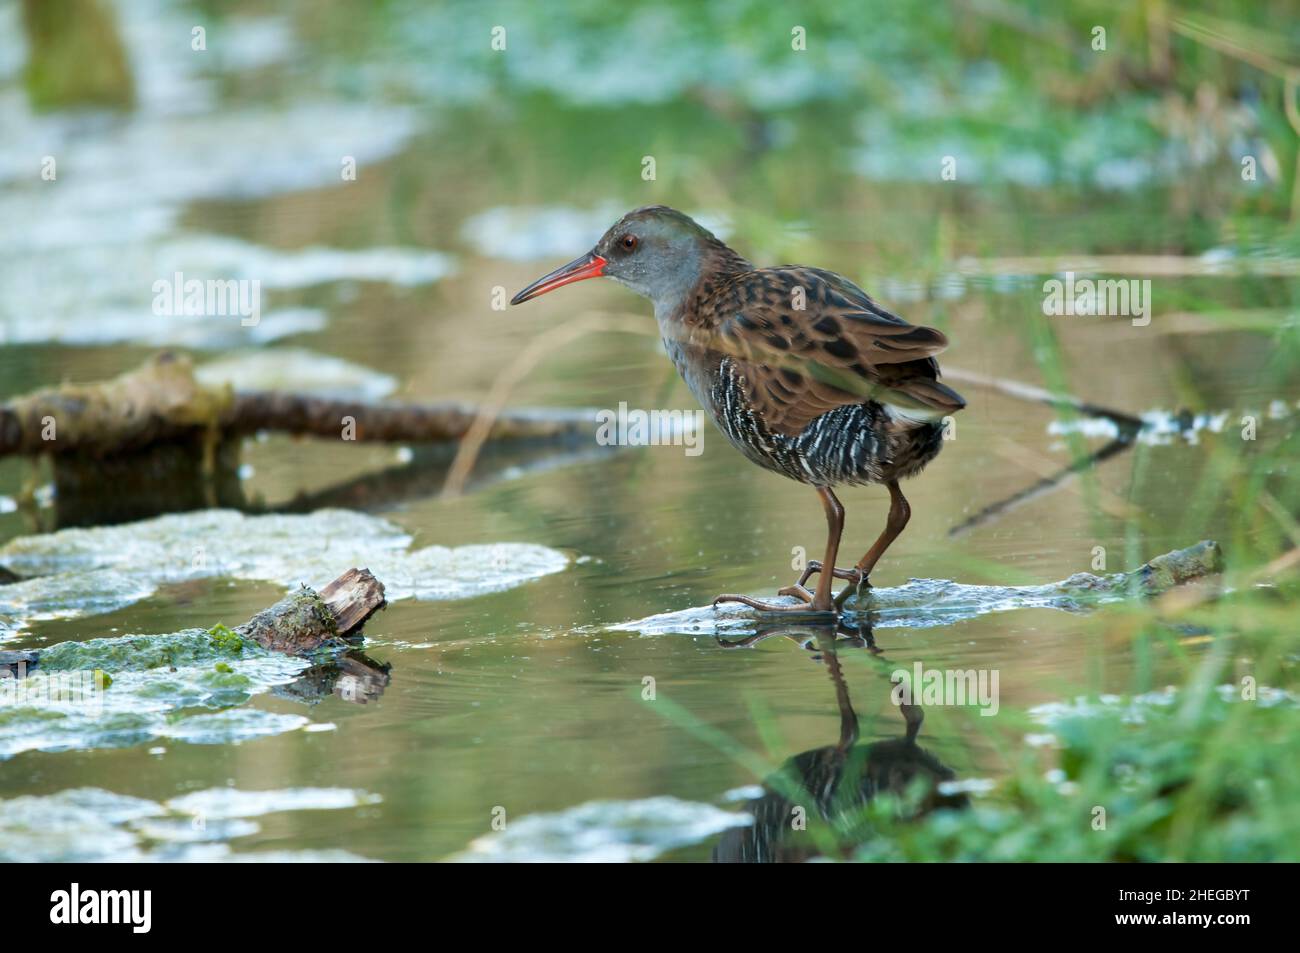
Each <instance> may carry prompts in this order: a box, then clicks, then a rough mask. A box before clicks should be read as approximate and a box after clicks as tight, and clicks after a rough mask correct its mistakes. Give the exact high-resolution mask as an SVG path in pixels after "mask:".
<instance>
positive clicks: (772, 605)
mask: <svg viewBox="0 0 1300 953" xmlns="http://www.w3.org/2000/svg"><path fill="white" fill-rule="evenodd" d="M720 602H739V603H740V604H741V605H743V606H749V607H750V608H751V609H757V610H758V611H759V612H783V613H797V614H799V615H804V616H810V615H816V616H820V615H829V616H834V615H835V607H834V606H833V605H832V606H826V607H823V606H819V605H817V604H816V602H815V600H814V602H813V603H812V604H805V603H802V602H794V603H790V602H763V601H762V600H761V599H755V598H753V597H751V596H742V595H739V594H738V593H731V592H728V593H723V594H722V595H720V596H718V597H717V598H716V599H714V600H713V605H714V606H715V607H716V606H717V605H718V603H720Z"/></svg>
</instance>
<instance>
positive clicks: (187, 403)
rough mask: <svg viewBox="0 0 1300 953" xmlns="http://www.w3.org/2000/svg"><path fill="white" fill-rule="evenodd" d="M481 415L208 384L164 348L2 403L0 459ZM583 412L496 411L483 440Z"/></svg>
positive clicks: (525, 434) (406, 427) (422, 427)
mask: <svg viewBox="0 0 1300 953" xmlns="http://www.w3.org/2000/svg"><path fill="white" fill-rule="evenodd" d="M478 414H479V410H478V408H477V407H474V406H473V405H467V404H460V403H451V402H444V403H430V404H416V403H397V402H392V403H376V402H371V401H362V400H338V399H330V398H324V397H317V396H314V395H307V394H294V393H282V392H278V391H275V392H273V391H236V390H233V389H231V388H230V387H208V386H205V385H203V384H201V383H200V382H199V381H198V380H197V379H196V378H195V376H194V368H193V365H192V364H191V363H190V361H189V359H188V358H186V357H184V356H183V355H179V354H175V353H171V352H164V353H162V354H159V355H157V356H155V357H154V358H152V359H151V360H149V361H148V362H146V363H145V364H144V365H143V366H142V367H140V368H138V369H136V370H134V371H130V372H128V373H126V374H123V375H122V376H121V377H117V378H115V379H113V380H110V381H104V382H100V383H94V384H64V385H62V386H59V387H51V388H46V389H43V390H39V391H35V392H33V393H31V394H27V395H25V396H23V397H17V398H14V399H13V400H10V401H9V402H7V403H5V404H3V405H0V457H2V456H8V455H29V456H34V455H42V454H52V455H54V456H56V457H57V456H61V455H80V456H82V457H87V458H92V459H93V458H100V457H108V456H118V455H121V454H124V453H131V452H135V451H139V450H143V449H145V448H148V447H151V446H154V445H156V444H160V443H173V442H177V441H182V440H186V439H193V438H194V437H195V436H200V437H202V436H205V435H206V436H207V437H209V438H210V439H209V440H208V445H209V446H210V447H212V448H215V447H216V446H217V445H218V444H219V443H220V441H221V440H222V439H223V438H228V437H232V436H240V435H244V434H251V433H257V432H259V431H281V432H285V433H290V434H296V435H309V436H317V437H327V438H333V439H335V440H344V439H345V438H346V440H347V441H352V440H355V441H387V442H396V443H437V442H445V441H455V440H459V439H460V438H461V437H463V436H464V435H465V433H466V431H468V430H469V428H470V425H471V424H472V423H473V422H474V420H475V419H476V417H477V416H478ZM594 425H595V414H594V412H593V411H588V410H548V409H537V410H527V409H524V410H513V411H504V412H502V413H500V414H498V415H497V417H496V420H495V422H494V423H493V425H492V430H491V433H490V434H489V439H491V440H518V439H557V438H563V437H571V436H575V435H579V434H590V433H592V432H593V428H594Z"/></svg>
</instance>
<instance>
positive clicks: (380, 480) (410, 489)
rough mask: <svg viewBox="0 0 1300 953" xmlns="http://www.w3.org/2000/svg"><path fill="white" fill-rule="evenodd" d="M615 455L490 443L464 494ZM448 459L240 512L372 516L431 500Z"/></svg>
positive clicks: (593, 448) (423, 454) (429, 452)
mask: <svg viewBox="0 0 1300 953" xmlns="http://www.w3.org/2000/svg"><path fill="white" fill-rule="evenodd" d="M621 449H623V448H621V447H602V446H600V445H599V444H597V443H596V442H595V441H594V440H587V439H580V438H578V437H576V436H575V437H573V438H570V439H568V440H564V441H562V442H559V443H557V442H556V441H553V440H511V441H506V442H504V443H490V444H488V445H487V446H486V447H485V448H484V449H483V453H482V455H481V457H480V458H479V461H478V465H477V466H476V467H475V469H474V472H473V474H472V475H471V476H470V478H469V481H468V482H467V483H466V484H465V487H464V489H466V490H473V489H478V488H480V487H484V486H489V485H491V484H493V483H496V482H498V481H500V480H505V479H511V478H514V477H516V476H520V475H522V474H525V473H536V472H541V471H545V470H550V469H553V468H556V467H562V466H571V465H573V464H575V463H579V462H583V461H588V460H595V459H603V458H605V457H607V456H608V455H609V454H610V453H613V452H617V451H619V450H621ZM451 457H452V451H451V449H450V447H447V446H443V445H437V446H428V447H417V448H415V450H414V459H413V460H412V461H411V462H410V463H403V464H399V465H397V466H392V467H387V468H385V469H383V470H379V471H377V472H371V473H363V474H361V475H360V476H358V477H355V478H353V479H350V480H347V481H345V482H343V483H335V484H332V485H330V486H327V487H325V488H323V489H320V490H315V491H313V492H311V493H301V492H300V493H298V494H296V495H295V496H294V497H293V498H292V499H289V500H286V501H284V502H283V503H278V504H274V505H271V506H260V505H252V506H250V505H245V506H243V507H241V508H242V509H244V510H245V511H246V512H268V513H312V512H315V511H316V510H320V509H333V508H342V509H351V510H375V509H378V508H380V507H384V506H389V505H391V504H393V503H396V502H402V501H404V500H413V499H423V498H425V497H428V496H433V495H436V494H437V493H438V492H439V491H440V490H441V489H442V487H443V486H444V485H445V484H446V481H447V470H448V467H449V465H450V462H451Z"/></svg>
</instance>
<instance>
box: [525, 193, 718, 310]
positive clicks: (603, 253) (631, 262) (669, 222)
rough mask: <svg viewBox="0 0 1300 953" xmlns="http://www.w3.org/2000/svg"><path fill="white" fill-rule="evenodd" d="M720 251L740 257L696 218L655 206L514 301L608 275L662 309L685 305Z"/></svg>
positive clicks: (635, 215)
mask: <svg viewBox="0 0 1300 953" xmlns="http://www.w3.org/2000/svg"><path fill="white" fill-rule="evenodd" d="M719 250H725V251H726V252H728V253H729V254H731V255H732V256H733V257H736V258H738V256H735V255H734V253H732V252H731V251H730V249H727V247H726V246H725V245H723V244H722V243H721V242H720V241H718V240H717V239H716V238H714V237H713V234H712V233H711V232H710V231H709V230H708V229H706V228H705V227H704V226H702V225H700V224H699V223H698V222H696V221H695V220H694V219H692V218H690V217H689V216H687V215H683V214H682V213H681V212H679V211H677V210H676V209H671V208H669V207H668V206H666V205H650V206H647V207H645V208H639V209H636V210H635V211H632V212H628V213H627V214H626V215H624V216H623V217H622V218H620V219H619V220H618V221H617V222H615V223H614V225H613V227H612V228H610V229H609V231H607V232H606V233H605V234H604V235H603V236H601V239H600V241H598V242H596V247H595V248H593V249H592V250H591V251H589V252H587V253H586V254H585V255H580V256H578V257H577V258H575V259H574V260H573V261H571V262H569V263H568V264H567V265H561V266H560V267H559V268H557V269H555V271H553V272H551V273H550V274H549V275H544V276H543V277H541V278H538V279H537V280H536V281H534V282H533V283H532V284H531V285H529V286H528V287H527V288H525V289H524V290H523V291H521V292H519V293H518V294H517V295H515V296H514V297H513V298H512V299H511V300H510V303H511V304H523V303H524V302H525V301H530V300H532V299H533V298H536V297H538V296H539V295H544V294H546V293H547V292H548V291H554V290H555V289H556V288H560V287H563V286H564V285H567V284H572V283H573V282H575V281H582V280H584V279H586V278H599V277H607V278H613V279H614V280H615V281H617V282H619V283H620V284H624V285H626V286H627V287H629V288H631V289H632V290H633V291H635V292H636V293H637V294H640V295H644V296H645V297H647V298H649V299H650V300H651V301H653V302H654V303H655V306H656V310H658V308H659V307H660V306H661V305H666V304H669V303H672V302H676V301H680V300H681V298H682V296H683V295H685V293H686V292H688V291H689V290H690V289H691V288H692V287H693V286H694V285H695V283H696V281H698V280H699V277H700V274H701V272H702V270H703V269H704V267H705V263H706V261H707V260H708V259H709V257H710V255H711V254H717V253H718V252H719Z"/></svg>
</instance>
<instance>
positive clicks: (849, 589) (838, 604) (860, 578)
mask: <svg viewBox="0 0 1300 953" xmlns="http://www.w3.org/2000/svg"><path fill="white" fill-rule="evenodd" d="M849 572H850V573H851V577H850V579H849V582H850V585H847V586H845V587H844V588H843V589H841V590H840V594H839V595H837V596H836V597H835V611H836V612H842V611H843V610H844V603H846V602H848V600H849V596H856V597H857V598H858V599H861V598H862V594H863V590H864V589H870V588H871V580H870V579H869V578H868V577H867V574H866V573H864V572H863V571H862V570H861V569H857V568H854V569H851V570H849ZM840 578H844V577H840Z"/></svg>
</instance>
